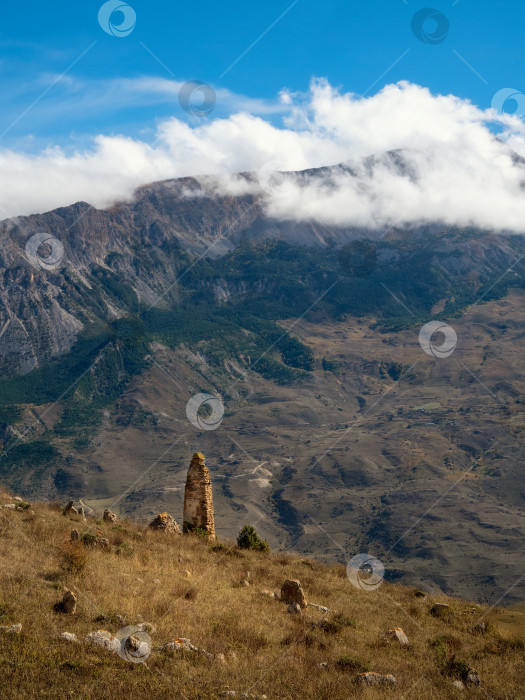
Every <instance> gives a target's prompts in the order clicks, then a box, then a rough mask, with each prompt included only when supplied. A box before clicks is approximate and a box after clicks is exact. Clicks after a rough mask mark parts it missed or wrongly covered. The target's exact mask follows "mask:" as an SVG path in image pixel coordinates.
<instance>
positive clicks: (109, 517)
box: [102, 508, 118, 523]
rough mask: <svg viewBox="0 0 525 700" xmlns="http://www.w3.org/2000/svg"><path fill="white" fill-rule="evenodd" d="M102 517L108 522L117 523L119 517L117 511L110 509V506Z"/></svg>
mask: <svg viewBox="0 0 525 700" xmlns="http://www.w3.org/2000/svg"><path fill="white" fill-rule="evenodd" d="M102 519H103V520H104V521H105V522H106V523H116V522H117V521H118V517H117V514H116V513H113V511H112V510H109V508H106V510H105V511H104V515H103V516H102Z"/></svg>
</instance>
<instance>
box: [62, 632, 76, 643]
mask: <svg viewBox="0 0 525 700" xmlns="http://www.w3.org/2000/svg"><path fill="white" fill-rule="evenodd" d="M58 638H59V639H63V640H64V641H66V642H78V641H79V640H78V637H77V635H76V634H73V632H62V633H61V634H59V635H58Z"/></svg>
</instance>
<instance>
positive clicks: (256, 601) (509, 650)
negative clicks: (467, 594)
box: [0, 494, 525, 700]
mask: <svg viewBox="0 0 525 700" xmlns="http://www.w3.org/2000/svg"><path fill="white" fill-rule="evenodd" d="M8 502H10V499H9V497H8V496H7V495H5V494H4V495H2V496H0V504H5V503H8ZM32 509H33V511H34V514H32V513H31V512H30V511H25V512H18V511H12V510H5V509H2V510H0V563H1V567H0V572H1V573H0V576H1V587H0V596H1V600H0V613H1V617H0V624H2V625H10V624H15V623H21V624H22V626H23V629H22V633H21V634H20V635H7V634H5V633H0V659H1V662H0V663H1V665H0V674H1V677H2V690H1V691H0V693H1V695H2V697H6V698H33V697H39V698H40V697H49V698H80V697H82V698H123V697H130V698H145V699H146V698H147V699H150V698H178V697H182V698H190V699H191V700H193V699H194V698H219V697H223V692H224V690H225V689H231V690H235V691H237V694H238V695H237V696H238V697H239V696H240V695H241V694H242V693H250V694H252V695H253V696H257V695H262V694H265V695H266V696H267V697H268V698H269V699H272V698H283V699H284V698H312V699H313V698H315V699H316V700H319V699H324V698H330V699H331V698H335V699H338V698H341V699H342V698H354V697H356V698H357V697H359V698H364V699H366V700H369V699H370V700H373V699H375V698H387V697H388V698H394V697H395V698H401V697H402V698H407V699H408V698H413V699H416V698H417V699H419V698H424V699H425V700H426V699H427V698H429V699H437V698H447V699H448V698H456V697H458V698H459V697H480V698H481V697H486V698H492V699H494V700H503V699H505V700H507V699H508V700H511V699H513V700H517V699H518V698H523V697H524V691H523V687H524V685H525V663H524V649H523V643H520V642H519V641H518V640H515V639H512V638H511V637H510V636H509V635H508V634H507V633H504V632H503V631H500V630H498V629H496V628H489V630H488V631H487V632H486V633H485V634H483V635H480V634H473V633H472V632H471V631H469V628H470V627H471V626H472V624H473V623H474V622H475V621H476V620H477V619H478V618H479V617H481V615H483V612H484V611H483V610H482V609H481V608H480V607H479V606H476V605H473V604H470V603H466V602H464V601H459V600H455V599H450V598H445V597H443V596H440V597H437V596H426V597H417V596H416V595H415V591H414V590H413V589H410V588H406V587H403V586H399V585H391V584H388V583H383V585H382V586H380V587H379V588H378V589H377V590H375V591H371V592H364V591H360V590H358V589H356V588H354V587H353V586H352V585H351V584H350V582H349V581H348V579H347V577H346V574H345V570H344V568H343V567H341V566H336V567H325V566H323V565H321V564H319V563H316V562H313V561H308V560H302V559H298V558H294V557H292V556H289V555H281V554H275V555H274V554H262V553H255V552H246V551H239V550H238V549H237V548H236V547H235V546H232V545H231V544H228V543H225V546H224V547H223V548H221V547H220V546H219V547H214V546H213V545H210V543H208V542H207V541H205V540H204V539H202V538H198V537H195V536H184V537H180V536H179V537H178V536H173V535H172V536H169V535H164V534H162V533H155V532H151V531H148V530H145V529H144V528H143V527H141V526H139V525H137V524H134V523H132V522H128V521H123V522H121V523H119V524H118V525H111V524H108V523H104V522H102V521H95V520H93V519H91V518H90V519H88V521H87V522H85V523H81V522H80V521H79V519H78V518H75V516H71V517H64V516H62V514H61V513H60V511H58V510H57V509H56V508H54V507H53V506H50V505H46V504H35V505H33V507H32ZM73 528H75V529H78V530H79V532H80V533H81V534H82V533H83V532H88V531H90V532H96V530H97V529H98V530H99V531H100V532H101V533H102V534H103V536H104V537H107V538H108V539H109V541H110V542H111V547H110V548H109V549H108V550H102V549H96V548H85V549H81V550H80V551H79V550H77V549H75V548H71V547H70V545H69V544H68V543H69V537H70V532H71V530H72V529H73ZM179 558H181V559H182V561H179ZM184 571H189V572H190V575H189V576H188V575H187V574H186V573H183V572H184ZM247 571H249V572H250V581H251V585H250V586H249V587H242V586H240V581H241V580H242V579H243V578H244V577H245V574H246V572H247ZM71 572H73V573H71ZM286 578H297V579H299V580H300V581H301V583H302V585H303V588H304V589H305V592H306V595H307V598H308V600H309V601H311V602H314V603H317V604H320V605H325V606H327V607H329V608H332V609H334V610H335V611H337V614H335V615H334V614H328V615H323V613H321V612H320V611H317V610H315V609H313V608H308V610H307V611H306V612H305V613H303V615H302V616H300V617H299V616H296V615H291V614H289V613H288V612H287V606H286V605H284V604H282V603H281V602H279V601H276V600H272V599H270V598H267V597H264V596H262V595H261V594H260V591H261V590H263V589H270V590H273V591H278V590H279V589H280V587H281V585H282V583H283V581H284V580H285V579H286ZM155 581H158V582H155ZM64 586H67V587H69V588H71V589H72V590H73V591H75V592H76V594H77V596H78V605H77V612H76V614H75V615H64V614H57V613H56V612H54V609H53V606H54V604H55V603H56V602H58V601H59V600H60V599H61V597H62V593H63V590H64ZM435 602H447V603H449V604H450V606H451V608H452V611H453V614H452V617H451V619H450V620H449V621H447V622H446V621H442V620H439V619H436V618H434V617H433V616H431V615H430V614H429V610H430V608H431V607H432V605H433V604H434V603H435ZM97 618H98V620H97ZM141 621H146V622H150V623H152V624H153V625H155V627H156V631H155V633H153V634H152V635H151V636H152V640H153V652H152V654H151V656H150V658H149V659H148V660H147V662H146V663H143V664H139V663H135V664H134V663H130V662H127V661H124V660H123V659H121V658H120V657H119V656H118V655H116V654H113V653H110V652H107V651H104V650H102V649H97V648H93V647H89V646H87V645H85V644H84V643H82V642H81V643H80V644H72V643H68V642H65V641H63V640H60V639H59V638H58V635H59V634H60V633H61V632H64V631H68V632H74V633H75V634H76V635H77V637H78V638H79V639H80V640H82V638H83V637H84V635H85V634H87V633H88V632H92V631H95V630H97V629H106V630H109V631H110V632H111V633H113V634H115V633H116V632H118V630H119V629H120V628H122V627H124V626H125V625H132V624H136V623H138V622H141ZM392 627H402V628H403V629H404V630H405V632H406V634H407V635H408V638H409V640H410V642H411V646H410V648H408V649H404V648H401V647H400V646H399V645H398V644H397V643H396V642H395V641H393V640H391V639H389V638H388V637H387V635H386V633H387V631H388V630H389V629H390V628H392ZM175 637H187V638H189V639H190V640H191V642H192V643H193V644H195V645H196V646H198V647H200V648H203V649H206V650H208V651H209V652H212V653H215V654H219V653H223V654H225V655H226V657H227V662H226V663H225V664H223V663H220V662H219V661H217V660H210V659H208V658H206V657H205V656H202V655H200V654H195V653H190V654H178V655H173V654H171V655H170V654H166V653H164V652H160V651H159V650H158V647H160V645H161V644H163V643H164V642H167V641H169V640H170V639H173V638H175ZM232 652H234V654H235V658H232V656H231V655H232ZM452 656H454V659H455V661H456V662H458V661H463V662H465V663H466V664H468V665H469V666H471V667H473V668H475V669H476V670H477V671H478V672H479V674H480V677H481V680H482V686H483V688H482V689H480V688H474V687H470V688H468V689H467V690H464V691H458V690H455V689H454V688H453V687H452V678H451V677H450V676H449V675H446V673H445V664H446V663H447V661H449V660H450V658H451V657H452ZM320 663H326V664H327V668H326V669H322V668H319V666H318V665H319V664H320ZM361 669H369V670H373V671H377V672H379V673H392V674H394V675H395V677H396V678H397V686H396V687H395V688H361V687H359V686H356V684H355V683H354V678H355V676H356V674H357V672H358V671H359V670H361Z"/></svg>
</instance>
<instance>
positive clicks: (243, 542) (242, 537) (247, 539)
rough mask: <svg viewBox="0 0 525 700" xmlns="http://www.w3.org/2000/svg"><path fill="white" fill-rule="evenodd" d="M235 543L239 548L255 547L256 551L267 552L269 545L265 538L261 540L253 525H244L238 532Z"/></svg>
mask: <svg viewBox="0 0 525 700" xmlns="http://www.w3.org/2000/svg"><path fill="white" fill-rule="evenodd" d="M237 544H238V545H239V547H240V548H241V549H255V550H257V551H258V552H269V551H270V545H269V544H268V542H267V541H266V540H261V538H260V537H259V535H258V534H257V533H256V531H255V528H254V527H253V525H245V526H244V527H243V528H242V530H241V531H240V532H239V536H238V537H237Z"/></svg>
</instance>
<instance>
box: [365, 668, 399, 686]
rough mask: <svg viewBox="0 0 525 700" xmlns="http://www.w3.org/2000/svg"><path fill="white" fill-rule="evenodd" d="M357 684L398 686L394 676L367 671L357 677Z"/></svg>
mask: <svg viewBox="0 0 525 700" xmlns="http://www.w3.org/2000/svg"><path fill="white" fill-rule="evenodd" d="M355 680H356V683H361V684H363V685H396V683H397V681H396V679H395V677H394V676H393V675H392V674H390V673H389V674H387V675H383V674H381V673H375V671H366V672H365V673H360V674H359V675H357V676H356V679H355Z"/></svg>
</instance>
